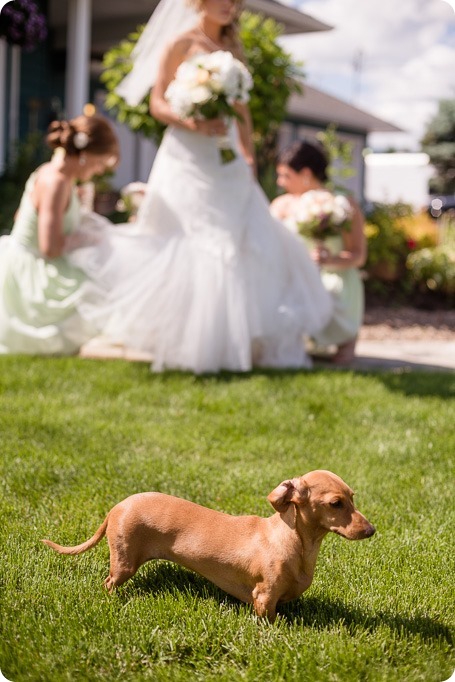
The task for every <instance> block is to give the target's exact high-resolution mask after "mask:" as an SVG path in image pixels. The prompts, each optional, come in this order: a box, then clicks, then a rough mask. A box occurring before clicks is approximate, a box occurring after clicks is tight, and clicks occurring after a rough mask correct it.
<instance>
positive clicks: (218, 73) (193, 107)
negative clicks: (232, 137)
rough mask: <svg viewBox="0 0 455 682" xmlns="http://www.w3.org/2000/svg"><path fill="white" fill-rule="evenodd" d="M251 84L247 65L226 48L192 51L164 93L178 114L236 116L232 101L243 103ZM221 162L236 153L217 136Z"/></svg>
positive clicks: (217, 116)
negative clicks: (196, 52)
mask: <svg viewBox="0 0 455 682" xmlns="http://www.w3.org/2000/svg"><path fill="white" fill-rule="evenodd" d="M252 86H253V80H252V78H251V75H250V73H249V72H248V69H247V68H246V67H245V65H244V64H242V62H241V61H239V60H238V59H236V58H235V57H234V56H233V55H232V54H231V53H230V52H226V51H224V50H218V51H217V52H212V53H210V54H202V55H196V56H195V57H192V58H190V59H188V60H186V61H184V62H183V63H182V64H180V66H179V67H178V69H177V71H176V74H175V78H174V80H173V81H172V82H171V83H170V84H169V86H168V88H167V90H166V93H165V97H166V99H167V101H168V102H169V104H170V107H171V109H172V111H173V112H174V113H176V114H177V115H178V116H179V118H181V119H185V118H189V117H192V116H193V117H195V118H200V119H214V118H238V113H237V112H236V110H235V108H234V104H235V103H236V102H241V103H246V102H248V100H249V91H250V90H251V88H252ZM218 146H219V148H220V155H221V161H222V163H229V161H233V160H234V159H235V158H236V154H235V152H234V150H233V149H231V148H230V146H229V140H228V139H227V137H225V136H223V137H219V138H218Z"/></svg>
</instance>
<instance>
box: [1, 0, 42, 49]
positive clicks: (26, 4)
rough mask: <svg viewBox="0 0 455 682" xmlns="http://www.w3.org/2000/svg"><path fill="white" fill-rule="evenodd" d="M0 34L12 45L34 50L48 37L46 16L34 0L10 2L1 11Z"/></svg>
mask: <svg viewBox="0 0 455 682" xmlns="http://www.w3.org/2000/svg"><path fill="white" fill-rule="evenodd" d="M0 36H1V37H3V38H5V39H6V41H7V42H8V43H10V45H19V46H20V47H23V48H24V50H27V51H29V50H33V49H34V48H35V47H36V46H37V45H39V43H41V42H42V41H43V40H45V39H46V37H47V25H46V17H45V16H44V14H42V13H41V12H40V10H39V8H38V6H37V4H36V3H35V2H34V0H14V2H8V3H7V4H6V5H5V7H4V8H3V9H2V11H1V13H0Z"/></svg>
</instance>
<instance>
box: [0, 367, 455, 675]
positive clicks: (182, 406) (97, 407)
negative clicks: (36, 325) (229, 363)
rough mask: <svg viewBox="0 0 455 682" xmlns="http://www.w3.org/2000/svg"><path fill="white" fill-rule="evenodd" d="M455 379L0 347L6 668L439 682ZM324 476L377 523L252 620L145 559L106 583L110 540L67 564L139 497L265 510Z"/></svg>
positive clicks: (446, 655) (0, 660) (449, 627)
mask: <svg viewBox="0 0 455 682" xmlns="http://www.w3.org/2000/svg"><path fill="white" fill-rule="evenodd" d="M454 398H455V375H454V374H449V373H446V374H445V373H424V372H415V373H407V372H403V373H387V372H384V373H379V372H378V373H371V374H368V373H352V372H349V371H327V370H315V371H313V372H297V373H292V372H289V373H287V372H270V373H267V372H258V373H253V374H250V375H245V376H239V375H221V376H218V377H199V378H197V377H194V376H191V375H188V374H177V373H166V374H163V375H157V376H155V375H152V374H150V372H149V370H148V367H147V365H145V364H128V363H124V362H120V361H119V362H97V361H87V360H80V359H76V358H71V359H34V358H15V357H1V358H0V433H1V485H2V495H1V501H0V505H1V519H2V523H1V525H0V533H1V547H2V561H1V564H0V566H1V568H0V571H1V574H0V589H1V613H2V615H1V637H0V640H1V644H0V647H1V649H0V668H1V670H2V672H3V674H4V675H5V677H6V678H8V679H10V680H13V681H14V682H22V681H25V680H35V681H37V682H38V681H39V682H42V681H43V682H47V681H49V682H51V681H52V682H60V681H67V682H70V681H71V682H74V681H82V680H90V681H98V680H102V681H106V682H114V681H115V680H122V682H123V681H129V680H153V681H154V682H165V681H169V682H171V681H172V682H175V681H177V682H178V681H180V680H182V681H183V680H204V681H213V682H215V680H216V682H233V681H236V680H248V681H251V682H253V681H254V682H262V681H264V682H272V681H275V680H277V681H278V680H289V681H296V680H299V681H300V680H301V681H305V682H307V681H308V682H319V681H321V682H326V681H327V682H338V681H340V682H357V681H362V682H363V681H374V682H376V681H379V680H381V681H384V682H385V681H387V682H415V681H417V680H421V681H422V682H442V680H446V679H447V678H449V677H450V675H451V673H452V671H453V669H454V665H455V664H454V658H455V657H454V655H453V649H452V636H453V626H454V622H453V621H454V616H453V614H454V608H453V607H454V604H453V592H452V583H451V580H453V574H454V566H453V564H454V556H455V554H454V551H453V550H454V547H453V541H452V538H453V535H452V533H453V485H452V484H453V459H454V453H455V430H454V414H455V410H454V402H455V401H454ZM317 468H324V469H330V470H332V471H334V472H335V473H337V474H338V475H340V476H341V477H342V478H344V479H345V480H346V482H347V483H348V484H349V485H350V486H351V487H352V488H354V490H355V491H356V502H357V505H358V507H359V508H360V510H361V511H362V512H363V513H364V514H365V515H366V516H367V517H368V519H369V520H370V521H371V522H372V523H374V525H375V526H376V528H377V533H376V535H375V536H374V537H373V538H371V539H369V540H365V541H362V542H348V541H346V540H343V539H342V538H340V537H337V536H334V535H330V536H328V537H327V538H326V540H325V541H324V543H323V545H322V549H321V553H320V556H319V560H318V564H317V568H316V575H315V579H314V581H313V585H312V586H311V587H310V589H309V590H308V591H307V592H306V593H305V594H304V595H303V596H302V597H301V598H300V599H298V600H296V601H294V602H291V603H290V604H288V605H286V606H283V607H281V608H280V617H279V618H278V620H277V622H276V623H275V624H274V625H270V624H269V623H267V622H264V621H259V620H258V619H257V618H256V617H255V616H254V615H253V612H252V609H251V607H250V606H248V605H245V604H242V603H240V602H237V601H236V600H235V599H233V598H231V597H228V596H227V595H226V594H224V593H223V592H221V591H220V590H218V589H217V588H215V587H214V586H213V585H212V584H211V583H209V582H208V581H206V580H205V579H203V578H201V577H199V576H197V575H196V574H193V573H191V572H189V571H186V570H184V569H183V568H180V567H179V566H176V565H174V564H170V563H167V562H151V563H148V564H146V565H145V566H143V567H142V568H141V569H140V570H139V572H138V574H137V575H136V576H135V577H134V578H133V579H132V580H130V581H129V582H128V583H126V584H125V585H124V586H122V587H121V588H119V589H118V590H117V591H116V592H115V593H114V594H113V595H109V594H107V593H106V592H105V591H104V589H103V587H102V583H103V580H104V578H105V577H106V575H107V572H108V549H107V544H106V541H105V540H103V541H102V543H101V544H100V545H98V547H96V548H95V549H93V550H91V551H90V552H87V553H85V554H82V555H80V556H78V557H62V556H59V555H57V554H55V553H54V552H52V551H51V550H49V549H48V548H47V547H45V546H44V545H43V544H42V543H41V542H40V538H43V537H48V538H51V539H53V540H55V541H57V542H60V543H62V544H77V543H79V542H81V541H83V540H85V539H86V538H88V537H89V536H90V535H91V534H92V533H93V531H94V530H95V529H96V528H97V527H98V525H99V524H100V522H101V521H102V519H103V518H104V516H105V514H106V512H107V511H108V510H109V509H110V508H111V507H112V506H113V505H114V504H115V503H116V502H118V501H120V500H121V499H123V498H124V497H127V496H128V495H130V494H132V493H135V492H139V491H144V490H158V491H161V492H166V493H170V494H173V495H178V496H180V497H185V498H188V499H191V500H193V501H195V502H198V503H201V504H204V505H206V506H208V507H212V508H214V509H219V510H222V511H226V512H229V513H233V514H259V515H264V516H268V515H269V514H271V513H272V509H271V507H270V506H269V504H268V502H267V500H266V496H267V494H268V493H269V492H270V491H271V490H272V489H273V488H275V487H276V486H277V485H278V484H279V483H280V482H281V481H282V480H284V479H286V478H290V477H294V476H297V475H301V474H303V473H305V472H307V471H310V470H312V469H317Z"/></svg>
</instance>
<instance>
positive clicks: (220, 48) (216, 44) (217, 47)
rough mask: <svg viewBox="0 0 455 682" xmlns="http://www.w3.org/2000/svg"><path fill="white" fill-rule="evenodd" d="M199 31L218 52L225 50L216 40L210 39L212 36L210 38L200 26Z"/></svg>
mask: <svg viewBox="0 0 455 682" xmlns="http://www.w3.org/2000/svg"><path fill="white" fill-rule="evenodd" d="M198 31H199V33H200V34H201V35H202V36H203V38H205V40H206V41H207V42H208V43H209V44H210V45H213V47H216V49H217V50H222V49H223V46H222V45H220V44H219V43H216V42H215V41H214V40H212V38H210V36H208V35H207V33H206V32H205V31H203V30H202V28H201V27H200V26H198Z"/></svg>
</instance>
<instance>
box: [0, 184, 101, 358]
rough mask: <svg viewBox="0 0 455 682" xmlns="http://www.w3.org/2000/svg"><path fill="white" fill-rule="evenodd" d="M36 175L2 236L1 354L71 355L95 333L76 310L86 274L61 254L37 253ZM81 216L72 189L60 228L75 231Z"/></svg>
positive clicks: (0, 268) (68, 232)
mask: <svg viewBox="0 0 455 682" xmlns="http://www.w3.org/2000/svg"><path fill="white" fill-rule="evenodd" d="M35 178H36V172H35V173H33V174H32V175H31V176H30V178H29V179H28V181H27V184H26V186H25V190H24V194H23V195H22V200H21V203H20V207H19V211H18V214H17V218H16V221H15V223H14V227H13V230H12V232H11V234H10V235H9V236H5V237H2V238H0V353H3V354H5V353H25V354H30V355H35V354H36V355H41V354H42V355H70V354H74V353H76V352H77V351H78V349H79V348H80V346H81V345H82V344H83V343H85V342H86V341H87V340H88V339H89V338H91V337H92V336H94V333H95V331H94V329H93V326H92V325H91V324H90V323H88V322H87V321H84V320H83V319H82V318H81V317H80V315H79V313H78V312H77V305H78V303H79V301H80V298H81V285H82V284H83V283H84V282H85V281H86V275H85V274H84V273H83V272H82V270H81V269H80V268H78V267H76V266H75V265H72V264H71V263H70V262H69V261H68V259H67V258H66V257H65V256H60V257H59V258H52V259H49V258H44V257H43V256H42V255H40V252H39V249H38V215H37V212H36V209H35V207H34V205H33V203H32V190H33V187H34V183H35ZM79 221H80V203H79V199H78V196H77V192H76V190H75V189H74V190H73V193H72V196H71V200H70V204H69V206H68V208H67V210H66V213H65V216H64V223H63V229H64V233H65V234H70V233H71V232H73V231H74V230H76V229H77V227H78V225H79Z"/></svg>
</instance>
